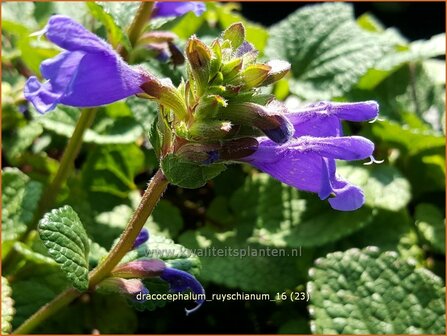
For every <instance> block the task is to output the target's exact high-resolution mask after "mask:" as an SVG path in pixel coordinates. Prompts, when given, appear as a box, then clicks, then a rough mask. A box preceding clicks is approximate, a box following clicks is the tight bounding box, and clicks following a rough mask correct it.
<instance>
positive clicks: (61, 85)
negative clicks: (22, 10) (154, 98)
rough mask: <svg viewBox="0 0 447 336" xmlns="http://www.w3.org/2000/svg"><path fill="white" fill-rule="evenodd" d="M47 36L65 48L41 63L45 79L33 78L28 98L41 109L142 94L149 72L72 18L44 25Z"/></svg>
mask: <svg viewBox="0 0 447 336" xmlns="http://www.w3.org/2000/svg"><path fill="white" fill-rule="evenodd" d="M43 31H44V33H45V35H46V36H47V38H48V39H49V40H50V41H51V42H53V43H55V44H56V45H58V46H59V47H61V48H63V49H65V50H66V51H64V52H62V53H60V54H59V55H57V56H56V57H54V58H51V59H48V60H45V61H44V62H42V64H41V66H40V70H41V73H42V76H43V77H44V78H45V79H46V81H45V82H43V83H40V82H39V81H38V79H37V78H36V77H35V76H32V77H30V78H29V79H28V80H27V82H26V84H25V88H24V94H25V98H26V99H28V100H29V101H30V102H31V103H32V104H33V105H34V107H35V108H36V109H37V110H38V111H39V112H40V113H45V112H48V111H51V110H53V109H54V108H55V107H56V105H57V104H65V105H70V106H75V107H92V106H100V105H105V104H109V103H112V102H115V101H117V100H120V99H123V98H126V97H128V96H131V95H134V94H137V93H141V92H142V90H141V88H140V85H142V84H143V83H144V82H146V81H147V80H148V77H147V76H146V74H145V73H144V72H143V71H141V70H139V69H134V68H132V67H131V66H129V65H128V64H127V63H125V62H124V61H123V60H122V59H121V57H120V56H119V55H118V54H117V53H116V52H115V51H114V50H113V48H112V47H111V46H110V45H109V44H107V43H106V42H105V41H103V40H102V39H100V38H99V37H98V36H96V35H95V34H93V33H91V32H90V31H88V30H86V29H85V28H84V27H83V26H82V25H81V24H79V23H77V22H75V21H73V20H72V19H70V18H69V17H66V16H62V15H54V16H52V17H51V18H50V20H49V21H48V24H47V26H46V27H45V28H44V30H43Z"/></svg>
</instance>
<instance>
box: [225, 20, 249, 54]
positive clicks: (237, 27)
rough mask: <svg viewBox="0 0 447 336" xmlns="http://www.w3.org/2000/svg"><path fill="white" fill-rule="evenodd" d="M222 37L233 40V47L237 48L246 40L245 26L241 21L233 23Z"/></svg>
mask: <svg viewBox="0 0 447 336" xmlns="http://www.w3.org/2000/svg"><path fill="white" fill-rule="evenodd" d="M222 39H224V40H228V41H230V42H231V47H232V48H233V49H237V48H238V47H239V46H240V45H241V44H242V43H243V42H244V41H245V27H244V25H243V24H242V23H241V22H236V23H233V24H232V25H231V26H229V27H228V28H227V29H226V30H225V31H224V32H223V33H222Z"/></svg>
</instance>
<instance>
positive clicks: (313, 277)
mask: <svg viewBox="0 0 447 336" xmlns="http://www.w3.org/2000/svg"><path fill="white" fill-rule="evenodd" d="M309 274H310V282H309V283H308V292H309V293H310V298H311V305H310V306H309V312H310V314H311V318H312V320H313V321H312V325H311V327H312V331H313V332H314V333H317V334H445V288H444V287H443V282H442V280H441V279H440V278H438V277H437V276H436V275H434V274H433V273H431V272H430V271H428V270H426V269H422V268H415V265H414V264H413V263H410V262H407V261H404V260H401V259H399V257H398V256H397V254H396V253H395V252H384V253H380V252H379V250H378V249H377V248H373V247H370V248H367V249H364V250H358V249H351V250H348V251H345V252H334V253H330V254H328V255H327V256H326V257H325V258H320V259H317V260H316V262H315V266H314V268H312V269H311V270H310V271H309Z"/></svg>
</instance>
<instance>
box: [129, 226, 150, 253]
mask: <svg viewBox="0 0 447 336" xmlns="http://www.w3.org/2000/svg"><path fill="white" fill-rule="evenodd" d="M148 240H149V230H148V229H146V228H142V229H141V231H140V233H139V234H138V236H137V238H136V239H135V242H134V243H133V247H132V249H136V248H137V247H138V246H140V245H142V244H144V243H145V242H147V241H148Z"/></svg>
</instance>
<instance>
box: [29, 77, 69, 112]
mask: <svg viewBox="0 0 447 336" xmlns="http://www.w3.org/2000/svg"><path fill="white" fill-rule="evenodd" d="M23 94H24V96H25V98H26V99H27V100H29V101H30V102H31V103H32V104H33V105H34V107H35V108H36V110H37V111H38V112H40V113H45V112H48V111H51V110H52V109H54V108H55V106H56V105H57V104H58V103H59V99H60V98H61V96H62V94H63V93H62V92H58V91H57V90H53V88H52V87H51V84H50V83H49V82H46V83H43V84H42V83H40V82H39V80H38V79H37V77H35V76H31V77H30V78H28V80H27V81H26V83H25V87H24V89H23Z"/></svg>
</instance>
